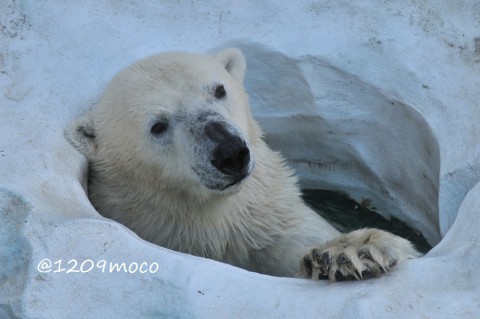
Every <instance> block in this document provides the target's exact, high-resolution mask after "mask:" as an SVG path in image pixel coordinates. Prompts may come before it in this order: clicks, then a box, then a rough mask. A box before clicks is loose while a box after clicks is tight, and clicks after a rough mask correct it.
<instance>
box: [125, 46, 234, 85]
mask: <svg viewBox="0 0 480 319" xmlns="http://www.w3.org/2000/svg"><path fill="white" fill-rule="evenodd" d="M131 73H135V74H136V75H137V76H139V77H141V78H142V79H143V80H144V81H149V80H150V81H153V82H154V83H161V84H174V85H177V86H178V87H181V86H182V85H183V84H195V83H197V82H204V81H207V82H208V81H212V80H213V79H215V78H219V77H224V76H226V75H227V74H228V73H227V72H226V70H225V68H224V67H223V65H222V64H221V63H220V61H218V60H217V59H216V58H215V57H213V56H209V55H202V54H195V53H187V52H169V53H160V54H157V55H154V56H151V57H148V58H145V59H143V60H140V61H139V62H137V63H135V64H133V65H132V66H130V67H129V68H127V72H126V74H124V76H125V77H127V79H132V74H131ZM121 76H122V75H121Z"/></svg>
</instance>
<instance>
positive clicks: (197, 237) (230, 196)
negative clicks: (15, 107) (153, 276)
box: [65, 48, 419, 281]
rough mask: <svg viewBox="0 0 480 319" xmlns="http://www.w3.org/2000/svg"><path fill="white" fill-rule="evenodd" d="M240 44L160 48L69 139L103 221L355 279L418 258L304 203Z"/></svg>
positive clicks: (256, 260) (252, 261)
mask: <svg viewBox="0 0 480 319" xmlns="http://www.w3.org/2000/svg"><path fill="white" fill-rule="evenodd" d="M245 71H246V61H245V57H244V55H243V53H242V52H241V51H240V50H238V49H235V48H228V49H224V50H222V51H220V52H217V53H215V54H193V53H186V52H168V53H161V54H158V55H155V56H152V57H148V58H145V59H143V60H140V61H138V62H136V63H134V64H133V65H131V66H130V67H128V68H126V69H125V70H123V71H121V72H120V73H119V74H118V75H116V76H115V77H114V78H113V79H112V81H111V83H110V85H109V86H108V88H107V89H106V91H105V93H104V95H103V97H102V98H101V100H100V102H99V104H98V105H97V107H95V108H94V109H93V110H92V111H90V112H89V113H87V114H86V115H84V116H82V117H80V118H78V119H76V120H75V121H73V122H72V123H71V124H70V125H69V126H68V127H67V128H66V130H65V137H66V139H67V140H68V141H69V142H70V143H71V144H72V145H73V146H74V147H75V148H76V149H77V150H78V151H79V152H80V153H82V154H84V155H85V156H86V157H87V159H88V162H89V187H88V193H89V198H90V200H91V202H92V204H93V205H94V207H95V208H96V209H97V210H98V211H99V212H100V213H101V214H102V215H103V216H105V217H108V218H111V219H113V220H116V221H118V222H120V223H122V224H124V225H126V226H127V227H129V228H130V229H132V230H133V231H134V232H136V233H137V234H138V235H139V236H140V237H141V238H143V239H145V240H147V241H150V242H152V243H155V244H158V245H160V246H163V247H166V248H170V249H173V250H176V251H180V252H184V253H188V254H193V255H196V256H201V257H206V258H211V259H214V260H218V261H221V262H225V263H229V264H232V265H235V266H238V267H242V268H244V269H247V270H250V271H255V272H258V273H262V274H268V275H273V276H299V277H307V278H312V279H315V280H318V279H329V280H331V281H335V280H350V279H365V278H369V277H373V276H379V275H380V274H382V273H385V272H386V271H387V270H389V269H391V267H393V266H394V265H396V264H398V263H400V262H403V261H405V260H407V259H410V258H414V257H418V256H419V253H418V252H417V251H416V250H415V249H414V248H413V246H412V244H411V243H410V242H409V241H407V240H405V239H403V238H400V237H398V236H395V235H393V234H390V233H388V232H385V231H381V230H377V229H361V230H357V231H354V232H351V233H347V234H341V233H339V232H338V231H337V230H336V229H335V228H333V227H332V226H331V225H330V224H329V223H328V222H327V221H325V220H324V219H323V218H322V217H320V216H319V215H318V214H317V213H316V212H314V211H313V210H312V209H310V208H309V207H308V206H307V205H306V204H304V202H303V201H302V199H301V196H300V191H299V187H298V185H297V178H296V177H295V176H294V172H293V171H292V170H291V169H290V168H289V167H287V165H286V164H285V160H284V159H283V158H282V156H281V155H280V154H278V153H277V152H274V151H273V150H271V149H270V148H269V147H268V146H267V145H266V143H265V142H264V141H263V140H262V130H261V128H260V127H259V125H258V124H257V122H256V121H255V120H254V119H253V117H252V114H251V112H250V107H249V101H248V96H247V94H246V92H245V91H244V87H243V78H244V75H245Z"/></svg>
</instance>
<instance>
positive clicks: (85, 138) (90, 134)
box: [64, 114, 95, 159]
mask: <svg viewBox="0 0 480 319" xmlns="http://www.w3.org/2000/svg"><path fill="white" fill-rule="evenodd" d="M64 136H65V139H66V140H67V141H68V142H69V143H70V144H72V146H73V147H75V148H76V149H77V150H78V151H79V152H80V153H81V154H83V155H85V156H86V157H87V158H88V159H92V158H93V156H94V153H95V130H94V128H93V122H92V120H91V118H90V116H89V115H88V114H87V115H85V116H82V117H80V118H77V119H76V120H74V121H73V122H72V123H70V125H68V126H67V128H66V129H65V131H64Z"/></svg>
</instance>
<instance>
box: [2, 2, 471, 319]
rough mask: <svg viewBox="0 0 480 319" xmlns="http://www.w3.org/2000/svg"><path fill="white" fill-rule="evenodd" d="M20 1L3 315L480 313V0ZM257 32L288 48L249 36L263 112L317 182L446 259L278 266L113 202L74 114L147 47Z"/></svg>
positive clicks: (8, 66)
mask: <svg viewBox="0 0 480 319" xmlns="http://www.w3.org/2000/svg"><path fill="white" fill-rule="evenodd" d="M4 2H5V6H3V7H2V10H0V27H1V36H2V41H0V49H1V50H0V87H1V91H2V94H1V96H0V136H2V138H1V143H0V218H1V219H0V318H119V317H120V318H138V317H153V318H158V317H165V318H175V317H180V318H189V317H195V318H256V317H258V318H278V317H290V318H299V317H313V318H315V317H318V316H323V317H331V318H412V317H435V318H440V317H443V318H476V317H478V314H479V313H480V306H479V299H478V298H479V297H478V296H479V295H480V291H479V284H478V283H479V282H480V274H479V272H478V271H477V265H478V264H479V263H480V251H479V250H480V245H479V235H478V229H480V219H479V218H478V212H479V210H480V207H479V206H480V186H479V185H477V186H475V185H476V184H477V183H478V181H479V180H480V179H479V177H480V164H479V161H478V157H479V154H480V148H479V145H480V144H479V143H478V135H479V134H478V123H479V120H478V119H479V118H480V114H479V110H478V101H479V100H480V95H479V94H480V93H479V92H480V91H479V90H478V87H479V85H480V82H479V77H478V74H479V71H480V64H479V63H480V45H479V40H478V36H479V34H478V33H477V32H478V30H479V21H478V15H477V14H476V12H478V10H479V9H478V6H477V5H476V4H475V3H474V2H462V1H459V2H455V3H453V2H448V1H444V2H442V1H438V2H430V3H428V7H427V6H426V5H425V4H424V3H423V2H419V3H416V2H415V3H413V2H412V3H410V4H405V3H399V4H396V3H394V2H385V3H382V4H381V5H379V2H378V1H362V2H350V3H347V2H332V1H330V2H329V1H316V2H311V1H306V2H305V3H304V2H301V1H299V2H297V1H295V2H287V1H285V2H282V1H280V2H279V3H282V5H283V6H276V5H273V4H272V3H271V2H269V1H264V2H259V1H252V2H248V1H245V2H242V3H241V4H240V2H239V4H238V5H236V6H234V7H228V8H226V7H225V6H219V3H218V2H212V3H211V4H207V2H196V3H195V6H194V7H192V5H193V3H190V2H188V3H185V4H182V3H175V4H173V5H171V6H170V5H169V4H167V3H164V2H162V3H160V2H158V1H143V2H141V5H139V4H138V3H136V2H128V3H127V2H117V1H110V2H109V1H105V2H99V1H91V0H86V1H82V3H81V4H72V3H71V2H61V1H28V0H25V1H21V3H20V2H17V1H15V0H10V1H8V0H7V1H4ZM2 4H3V3H2ZM266 14H267V15H268V16H269V17H271V18H269V19H271V20H268V21H267V22H268V23H263V22H261V21H264V20H265V15H266ZM285 21H289V23H285ZM240 30H241V32H239V31H240ZM239 34H240V35H241V37H245V38H248V39H254V40H256V41H258V42H261V43H266V42H268V43H269V44H270V45H272V46H273V47H275V48H276V49H278V50H280V49H281V50H280V51H281V52H283V53H280V52H278V51H275V50H269V49H266V48H264V47H261V46H258V45H254V44H251V43H245V42H243V43H241V44H240V45H241V46H242V47H243V49H244V50H245V52H246V54H247V56H248V60H249V73H248V75H247V81H246V87H247V89H248V91H249V94H250V96H251V102H252V107H253V109H254V113H255V116H256V117H257V118H258V119H259V121H260V122H261V124H262V125H263V127H264V128H265V130H266V133H267V135H266V136H267V139H268V141H269V143H271V145H272V146H274V147H275V148H277V149H279V150H281V151H282V152H283V153H284V154H285V155H286V156H287V157H288V159H289V161H290V163H291V164H292V165H293V166H294V167H295V168H296V169H297V171H298V173H299V174H300V175H301V176H302V183H303V185H305V186H319V187H322V186H328V187H337V188H340V189H345V190H348V191H350V192H351V193H352V194H353V195H355V196H356V197H357V198H358V199H361V197H365V198H369V199H372V200H373V203H374V205H375V206H376V207H377V208H379V209H380V210H381V211H384V212H385V213H390V214H394V215H397V216H399V217H401V218H402V219H404V220H406V221H408V222H410V223H411V224H412V225H414V226H416V227H417V228H419V229H420V230H421V231H422V232H424V234H425V235H426V237H427V238H428V239H429V241H430V243H431V244H437V245H436V246H435V247H434V249H433V250H432V251H431V252H430V253H429V254H428V255H427V256H425V257H423V258H420V259H417V260H413V261H411V262H409V263H408V264H405V265H402V267H400V268H398V269H397V270H395V271H393V272H391V273H390V274H388V275H387V276H384V277H383V278H380V279H375V280H368V281H365V282H347V283H335V284H329V283H326V282H312V281H308V280H297V279H286V278H273V277H268V276H262V275H258V274H255V273H249V272H246V271H244V270H241V269H238V268H234V267H231V266H228V265H225V264H220V263H216V262H213V261H210V260H205V259H201V258H196V257H192V256H188V255H183V254H179V253H175V252H172V251H168V250H166V249H163V248H160V247H157V246H154V245H151V244H149V243H146V242H144V241H142V240H140V239H138V237H136V236H135V235H134V234H133V233H132V232H130V231H129V230H128V229H125V228H124V227H123V226H121V225H119V224H117V223H114V222H112V221H109V220H106V219H104V218H102V217H101V216H99V215H98V214H97V212H95V210H94V209H93V208H92V207H91V205H90V203H89V202H88V199H87V197H86V196H85V192H84V188H83V187H82V185H84V184H85V172H86V163H85V160H84V158H82V157H81V156H80V155H79V154H78V153H76V152H75V150H73V149H72V148H71V147H70V146H69V145H68V144H67V143H66V141H65V140H64V138H63V136H62V131H63V129H64V127H65V126H66V125H67V123H68V122H69V121H70V120H71V119H73V118H74V117H76V116H77V115H78V114H79V113H81V112H84V111H85V110H86V109H87V108H88V107H89V106H91V105H93V104H95V100H96V98H97V96H98V95H99V94H100V93H101V92H102V90H103V86H104V85H105V83H107V82H108V80H109V79H110V77H111V76H112V75H113V74H114V73H115V72H116V71H117V70H118V69H119V68H121V67H123V66H125V65H126V64H128V63H130V62H132V61H133V60H136V59H138V58H141V57H144V56H146V55H149V54H152V53H155V52H159V51H164V50H171V49H184V50H193V51H198V52H201V51H205V50H207V49H208V48H211V47H213V46H215V45H218V44H219V43H223V42H224V41H226V40H228V39H230V38H231V37H237V36H238V35H239ZM3 40H4V41H3ZM285 53H287V54H285ZM278 65H281V67H279V66H278ZM467 193H468V195H467V196H466V194H467ZM465 196H466V197H465ZM45 258H48V259H49V260H50V261H51V264H50V268H48V267H46V266H48V263H47V264H44V263H41V261H42V260H43V261H45ZM71 259H74V260H76V261H77V262H78V264H77V265H75V263H74V262H73V263H70V264H68V262H69V261H70V260H71ZM60 260H61V262H60ZM90 260H91V261H90ZM92 263H93V265H94V267H93V268H92V269H91V270H90V267H91V266H92ZM112 263H120V264H121V263H125V265H126V266H125V267H129V270H130V272H129V271H127V272H124V271H121V272H117V271H113V272H110V271H109V269H110V265H111V264H112ZM39 265H40V266H42V267H46V268H42V267H40V269H39V268H38V267H39ZM73 266H74V268H73V269H74V270H79V271H81V270H83V271H85V273H82V272H70V273H67V271H68V269H70V268H71V267H73ZM147 266H148V267H147ZM59 269H60V270H62V271H60V272H55V270H59ZM63 269H64V270H63ZM48 270H50V271H48ZM87 270H88V271H87ZM102 271H103V272H102Z"/></svg>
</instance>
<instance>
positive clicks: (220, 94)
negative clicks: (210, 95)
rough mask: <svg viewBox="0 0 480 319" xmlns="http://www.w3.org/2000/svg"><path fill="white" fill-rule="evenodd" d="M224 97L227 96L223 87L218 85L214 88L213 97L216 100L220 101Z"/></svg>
mask: <svg viewBox="0 0 480 319" xmlns="http://www.w3.org/2000/svg"><path fill="white" fill-rule="evenodd" d="M225 95H227V92H226V91H225V88H224V87H223V85H221V84H220V85H218V86H217V87H216V88H215V97H216V98H217V99H221V98H223V97H225Z"/></svg>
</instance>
